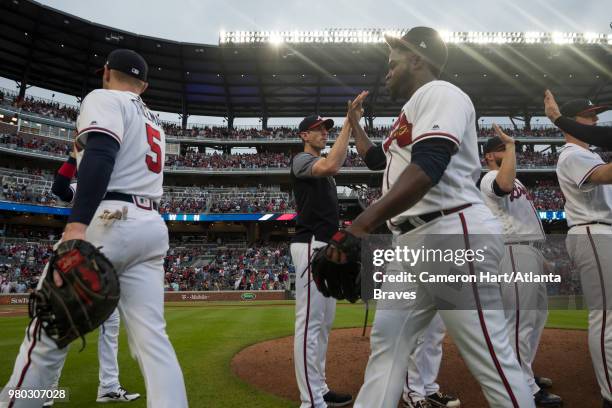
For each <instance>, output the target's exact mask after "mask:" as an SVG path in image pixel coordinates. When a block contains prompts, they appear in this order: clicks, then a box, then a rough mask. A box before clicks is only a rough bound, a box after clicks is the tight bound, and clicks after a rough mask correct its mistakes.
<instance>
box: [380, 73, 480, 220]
mask: <svg viewBox="0 0 612 408" xmlns="http://www.w3.org/2000/svg"><path fill="white" fill-rule="evenodd" d="M475 117H476V114H475V112H474V105H473V104H472V101H471V100H470V98H469V97H468V96H467V95H466V94H465V93H464V92H463V91H461V90H460V89H459V88H457V87H456V86H455V85H453V84H451V83H449V82H446V81H432V82H429V83H427V84H425V85H423V86H422V87H420V88H419V89H418V90H417V91H416V92H415V93H414V95H412V97H411V98H410V99H409V100H408V102H406V104H405V105H404V107H403V108H402V111H401V113H400V116H399V118H398V119H397V120H396V121H395V123H394V124H393V127H392V128H391V133H390V134H389V137H388V138H387V139H386V140H385V142H384V143H383V148H384V150H385V152H386V155H387V167H386V169H385V174H384V178H383V195H384V194H386V193H387V191H389V189H390V188H391V186H392V185H393V183H394V182H395V180H397V178H398V177H399V176H400V174H401V173H402V172H403V171H404V170H405V169H406V168H407V167H408V165H409V164H410V161H411V156H412V147H413V146H414V144H415V143H418V142H420V141H422V140H427V139H431V138H442V139H447V140H450V141H452V142H453V143H455V144H456V145H457V151H456V153H455V154H454V155H453V156H452V158H451V161H450V163H449V164H448V168H447V170H446V171H445V172H444V175H443V176H442V178H441V179H440V182H439V183H438V184H437V185H435V186H434V187H432V188H431V189H430V190H429V192H428V193H427V194H426V195H425V197H423V199H421V201H419V202H418V203H417V204H415V205H414V206H413V207H412V208H410V209H408V210H406V211H404V212H403V213H401V214H399V215H397V216H395V217H393V218H392V219H391V220H390V221H389V227H390V228H392V229H393V226H394V225H399V224H401V223H402V222H404V221H405V220H406V218H407V217H410V216H418V215H422V214H426V213H430V212H432V211H439V210H445V209H450V208H454V207H458V206H460V205H463V204H469V203H471V204H477V203H482V198H481V194H480V192H479V191H478V188H477V187H476V181H477V180H478V177H479V176H480V160H479V158H478V148H477V136H476V127H475V125H474V124H475V123H476V122H475ZM458 191H460V192H461V194H457V192H458Z"/></svg>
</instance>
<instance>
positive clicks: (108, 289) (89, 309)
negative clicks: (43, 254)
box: [28, 239, 119, 348]
mask: <svg viewBox="0 0 612 408" xmlns="http://www.w3.org/2000/svg"><path fill="white" fill-rule="evenodd" d="M54 271H57V272H58V273H59V275H60V277H61V278H62V285H61V286H60V287H57V286H56V285H55V283H54V281H53V272H54ZM39 288H40V289H37V290H36V291H34V292H33V293H32V294H31V295H30V301H29V306H28V307H29V314H30V317H31V318H32V321H34V318H38V320H39V322H40V324H39V326H38V327H39V330H40V329H44V330H45V332H46V333H47V335H48V336H49V337H51V339H53V341H55V343H56V344H57V346H58V347H59V348H63V347H66V346H67V345H68V344H69V343H70V342H72V341H73V340H75V339H76V338H78V337H81V339H82V340H83V347H85V338H84V335H85V334H87V333H89V332H90V331H92V330H94V329H96V328H97V327H98V326H100V325H101V324H102V323H104V321H105V320H106V319H108V317H109V316H110V315H111V313H113V311H114V310H115V308H116V307H117V304H118V303H119V278H118V277H117V272H116V271H115V268H114V267H113V264H112V263H111V262H110V261H109V260H108V258H106V256H104V254H102V252H100V251H99V250H98V249H97V248H96V247H94V246H93V245H92V244H90V243H89V242H87V241H83V240H79V239H73V240H70V241H66V242H62V243H60V244H59V245H58V246H57V248H56V249H55V251H54V252H53V255H52V256H51V258H50V259H49V265H48V269H47V274H46V275H45V277H44V280H43V282H42V285H40V286H39ZM30 324H31V322H30ZM28 333H29V330H28Z"/></svg>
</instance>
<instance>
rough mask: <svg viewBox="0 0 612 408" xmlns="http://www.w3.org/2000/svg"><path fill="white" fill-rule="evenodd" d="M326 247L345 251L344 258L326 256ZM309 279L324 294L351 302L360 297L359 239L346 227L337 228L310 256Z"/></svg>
mask: <svg viewBox="0 0 612 408" xmlns="http://www.w3.org/2000/svg"><path fill="white" fill-rule="evenodd" d="M329 247H334V248H337V249H338V250H339V251H341V252H343V253H344V254H346V262H344V263H336V262H334V261H332V260H330V259H329V257H328V256H327V249H328V248H329ZM312 279H313V280H314V282H315V284H316V285H317V289H319V292H321V293H322V294H323V296H325V297H330V296H331V297H333V298H336V299H338V300H342V299H346V300H348V301H349V302H351V303H355V302H356V301H357V300H358V299H359V298H361V240H360V239H359V238H357V237H356V236H354V235H353V234H351V233H349V232H347V231H338V232H336V233H335V234H334V236H333V237H332V239H331V241H330V243H329V245H327V246H326V247H323V248H321V249H320V250H319V252H317V253H316V254H315V256H314V258H313V260H312Z"/></svg>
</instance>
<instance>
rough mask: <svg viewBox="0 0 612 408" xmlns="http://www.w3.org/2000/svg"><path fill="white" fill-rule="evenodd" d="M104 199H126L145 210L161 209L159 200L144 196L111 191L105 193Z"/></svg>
mask: <svg viewBox="0 0 612 408" xmlns="http://www.w3.org/2000/svg"><path fill="white" fill-rule="evenodd" d="M103 200H114V201H125V202H127V203H132V204H134V205H136V207H138V208H142V209H143V210H155V211H159V203H158V202H157V201H154V200H151V199H150V198H147V197H142V196H136V195H131V194H124V193H118V192H116V191H109V192H107V193H106V194H105V195H104V198H103Z"/></svg>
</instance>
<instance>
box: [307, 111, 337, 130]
mask: <svg viewBox="0 0 612 408" xmlns="http://www.w3.org/2000/svg"><path fill="white" fill-rule="evenodd" d="M321 124H324V125H325V128H326V129H327V130H329V129H331V128H333V127H334V121H333V120H332V119H325V118H322V117H321V116H319V115H310V116H306V117H305V118H304V119H303V120H302V121H301V122H300V125H299V127H298V129H299V131H300V132H307V131H309V130H312V129H314V128H316V127H317V126H320V125H321Z"/></svg>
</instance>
